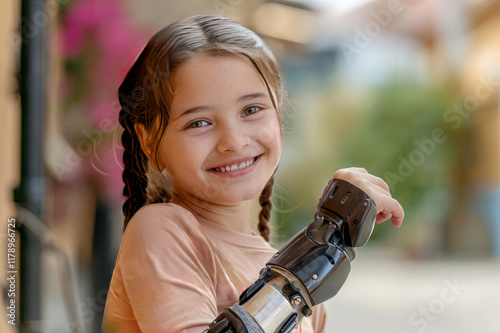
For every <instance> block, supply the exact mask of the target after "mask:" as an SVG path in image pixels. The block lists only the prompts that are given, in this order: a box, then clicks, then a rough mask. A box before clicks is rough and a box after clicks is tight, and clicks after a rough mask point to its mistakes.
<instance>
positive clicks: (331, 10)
mask: <svg viewBox="0 0 500 333" xmlns="http://www.w3.org/2000/svg"><path fill="white" fill-rule="evenodd" d="M2 3H3V9H4V10H3V11H2V12H1V14H0V17H1V20H0V36H1V42H2V43H3V44H2V45H3V46H2V47H1V48H0V98H1V100H0V103H1V104H2V105H3V107H2V109H3V110H2V112H1V113H0V114H1V121H0V138H1V141H2V144H0V160H1V163H0V168H1V169H0V211H1V221H3V222H2V225H3V227H1V228H0V249H1V250H0V251H1V253H3V254H2V255H0V266H1V267H5V269H3V268H2V269H1V270H0V281H1V284H2V289H3V293H2V296H3V297H2V298H1V299H0V304H1V308H2V309H6V310H4V311H5V313H6V314H7V316H6V317H5V316H4V317H3V319H2V320H0V331H1V332H8V333H12V332H18V331H22V332H57V333H59V332H61V333H62V332H98V331H99V327H100V323H101V318H102V312H103V308H104V304H105V300H106V295H107V288H108V285H109V281H110V278H111V274H112V271H113V267H114V263H115V260H116V255H117V251H118V249H119V246H120V241H121V237H122V223H123V216H122V213H121V205H122V203H123V198H122V196H121V192H122V188H123V185H122V181H121V170H122V162H121V142H120V134H121V128H120V127H119V126H118V124H117V117H118V112H119V105H118V99H117V87H118V86H119V84H120V83H121V80H122V79H123V77H124V75H125V73H126V71H127V70H128V68H129V67H130V66H131V64H132V63H133V61H134V59H135V57H136V56H137V55H138V53H139V52H140V50H141V49H142V47H143V46H144V45H145V43H146V42H147V40H148V39H149V37H150V36H151V35H152V33H154V32H155V31H157V30H158V29H160V28H162V27H164V26H165V25H167V24H169V23H171V22H173V21H175V20H177V19H180V18H183V17H186V16H189V15H193V14H197V13H205V14H216V15H222V16H228V17H233V18H236V19H238V20H240V21H241V22H242V23H243V24H244V25H245V26H247V27H249V28H251V29H253V30H254V31H256V32H257V33H258V34H260V35H261V36H262V37H263V38H264V39H265V40H266V42H267V43H268V45H269V47H270V48H271V49H272V51H273V52H274V53H275V55H276V57H277V58H278V60H279V63H280V64H281V68H282V70H283V74H284V77H285V86H286V89H287V90H288V94H289V102H288V103H287V104H288V106H287V109H286V117H285V121H284V153H283V157H282V161H281V165H280V169H279V172H278V176H277V185H276V186H275V190H274V198H273V202H274V206H275V208H276V209H275V212H274V222H273V223H274V236H275V237H274V241H273V244H274V245H275V246H276V247H279V246H280V245H281V244H282V243H283V242H285V241H286V240H287V239H289V238H290V237H291V236H292V235H293V234H295V233H296V232H297V231H299V230H300V229H301V228H303V227H304V226H306V225H307V224H309V223H310V222H312V217H313V214H314V212H315V208H316V203H317V200H318V198H319V196H320V195H321V192H322V190H323V188H324V186H325V185H326V183H327V181H328V179H330V178H331V177H332V175H333V173H334V172H335V170H337V169H339V168H343V167H348V166H358V167H364V168H366V169H367V170H368V171H369V172H370V173H372V174H375V175H377V176H380V177H382V178H383V179H384V180H385V181H386V182H387V183H388V184H389V185H390V187H391V190H392V193H393V196H394V197H395V198H397V199H398V200H399V201H400V202H401V204H402V205H403V207H404V209H405V212H406V217H405V221H404V224H403V226H402V227H401V228H400V229H395V228H393V227H392V226H391V225H390V223H384V224H382V225H378V226H376V228H375V231H374V235H373V237H372V239H371V240H370V242H369V244H368V245H367V246H365V247H364V248H362V249H359V250H358V251H357V253H358V257H357V258H356V260H355V261H354V262H353V268H352V272H351V275H350V277H349V279H348V280H347V282H346V284H345V286H344V288H343V289H342V290H341V291H340V293H339V294H338V295H337V296H336V297H335V298H333V299H332V300H330V301H329V302H328V303H327V306H328V313H329V314H328V323H329V324H328V325H329V326H328V332H345V331H349V332H373V333H375V332H384V333H387V332H394V333H413V332H419V333H421V332H451V331H453V332H483V333H489V332H497V333H498V332H500V320H499V319H498V316H499V314H500V261H499V258H500V154H499V153H500V135H499V126H500V35H499V34H498V31H500V1H495V0H440V1H438V0H418V1H416V0H415V1H412V0H386V1H382V0H380V1H378V0H372V1H370V0H351V1H340V0H338V1H337V0H330V1H328V0H323V1H320V0H316V1H313V0H303V1H286V0H277V1H263V0H252V1H243V0H213V1H212V0H210V1H207V0H205V1H201V0H184V1H161V0H143V1H140V2H139V1H132V0H47V1H40V0H38V1H37V0H31V1H27V0H22V1H14V0H3V2H2ZM12 218H14V219H15V220H16V234H15V237H12V232H10V235H9V228H10V229H11V230H12V228H11V227H9V226H8V221H9V219H12ZM11 221H12V220H11ZM14 238H15V239H14ZM21 239H22V240H23V241H22V242H21ZM21 243H23V244H21ZM9 244H14V245H15V246H13V245H9ZM9 248H15V250H16V252H15V260H13V259H12V257H11V259H10V261H9V259H8V256H7V253H8V249H9ZM11 253H12V251H11ZM9 265H14V266H9ZM9 272H15V273H9ZM12 274H14V276H15V277H16V278H15V280H16V281H15V285H14V289H15V297H13V296H11V295H10V293H9V290H12V288H13V286H12V285H11V283H10V282H11V280H8V279H7V278H8V277H11V276H12ZM11 299H14V300H15V301H16V303H15V304H16V311H15V318H14V319H12V316H10V317H9V314H10V313H11V312H10V310H9V309H8V308H7V307H8V306H9V304H10V302H11ZM2 316H3V315H2ZM11 320H14V321H13V322H11V323H15V324H16V325H15V326H14V325H12V324H9V321H11Z"/></svg>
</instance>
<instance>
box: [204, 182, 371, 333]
mask: <svg viewBox="0 0 500 333" xmlns="http://www.w3.org/2000/svg"><path fill="white" fill-rule="evenodd" d="M376 215H377V209H376V207H375V203H374V202H373V200H372V198H371V197H370V196H368V195H367V194H366V193H364V192H363V191H362V190H360V189H359V188H357V187H356V186H354V185H352V184H351V183H349V182H347V181H344V180H340V179H333V180H330V182H329V183H328V185H327V187H326V188H325V190H324V191H323V195H322V196H321V198H320V199H319V203H318V208H317V210H316V214H315V215H314V222H312V223H311V224H310V225H309V226H307V227H306V228H304V229H303V230H302V231H300V232H299V233H298V234H296V235H295V236H294V237H293V238H292V239H291V240H290V241H288V243H286V244H285V245H284V246H283V247H282V248H281V249H280V250H279V251H278V252H276V254H274V256H273V257H272V258H271V259H270V260H269V261H268V262H267V264H266V267H264V268H263V269H262V270H261V272H260V276H259V278H258V279H257V281H255V283H254V284H253V285H251V286H250V287H249V288H247V289H246V290H245V291H244V292H243V293H242V294H241V295H240V299H239V303H237V304H235V305H233V306H232V307H231V308H227V309H226V310H224V311H223V312H222V313H221V314H220V315H219V316H218V317H217V318H216V319H215V320H214V321H213V322H212V323H210V326H209V329H208V330H205V333H207V332H208V333H216V332H217V333H219V332H237V333H246V332H248V333H253V332H255V333H274V332H280V333H281V332H283V333H287V332H290V331H291V330H292V329H293V328H294V327H295V326H296V325H297V324H298V323H299V322H300V320H301V319H302V318H303V317H304V316H310V315H311V314H312V310H311V309H312V307H313V306H314V305H316V304H320V303H322V302H324V301H326V300H328V299H330V298H332V297H333V296H335V295H336V294H337V292H338V291H339V290H340V288H341V287H342V285H343V284H344V282H345V280H346V279H347V276H348V275H349V272H350V270H351V265H350V263H351V261H352V260H354V258H355V256H356V252H355V250H354V247H361V246H364V245H365V244H366V242H367V241H368V239H369V238H370V236H371V234H372V231H373V227H374V224H375V217H376Z"/></svg>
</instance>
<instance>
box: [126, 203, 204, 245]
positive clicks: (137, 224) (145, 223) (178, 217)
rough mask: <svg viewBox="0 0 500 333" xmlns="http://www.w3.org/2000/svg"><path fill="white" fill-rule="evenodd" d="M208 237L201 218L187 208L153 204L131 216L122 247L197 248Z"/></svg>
mask: <svg viewBox="0 0 500 333" xmlns="http://www.w3.org/2000/svg"><path fill="white" fill-rule="evenodd" d="M206 243H207V240H206V238H205V237H204V235H203V232H202V231H201V227H200V224H199V222H198V220H197V219H196V218H195V217H194V216H193V214H191V212H189V211H188V210H186V209H185V208H183V207H181V206H179V205H176V204H171V203H168V204H167V203H158V204H150V205H147V206H144V207H143V208H141V209H140V210H139V211H137V213H135V215H134V216H133V217H132V219H131V220H130V222H129V223H128V225H127V228H126V229H125V233H124V235H123V240H122V247H123V246H127V247H129V248H134V249H135V250H139V251H149V252H151V250H154V251H155V252H158V251H162V252H163V251H168V250H169V249H170V250H171V249H176V251H181V250H183V251H188V252H193V251H195V252H196V251H198V250H199V249H203V248H206V246H207V244H206Z"/></svg>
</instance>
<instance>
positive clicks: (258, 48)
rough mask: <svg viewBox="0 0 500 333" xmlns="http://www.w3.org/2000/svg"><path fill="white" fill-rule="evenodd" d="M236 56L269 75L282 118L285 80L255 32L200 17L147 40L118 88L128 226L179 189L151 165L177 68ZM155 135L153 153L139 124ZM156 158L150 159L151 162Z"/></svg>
mask: <svg viewBox="0 0 500 333" xmlns="http://www.w3.org/2000/svg"><path fill="white" fill-rule="evenodd" d="M201 53H207V54H210V55H216V56H219V55H235V56H238V57H240V58H241V59H243V60H244V61H246V62H248V63H250V64H252V66H254V67H255V68H256V70H257V71H258V73H259V74H260V75H261V77H262V78H263V79H264V82H265V84H266V86H267V89H268V92H269V95H270V98H271V100H272V103H273V105H274V107H275V108H276V111H277V112H278V118H279V119H280V121H281V118H282V117H281V106H282V103H283V101H282V100H283V96H284V92H283V84H282V77H281V73H280V71H279V68H278V64H277V62H276V59H275V58H274V56H273V54H272V53H271V52H270V51H269V50H268V49H267V47H266V46H265V44H264V42H263V41H262V40H261V39H260V37H258V36H257V35H256V34H255V33H254V32H253V31H251V30H249V29H247V28H245V27H243V26H242V25H241V24H240V23H239V22H238V21H235V20H233V19H229V18H224V17H217V16H206V15H197V16H192V17H189V18H187V19H184V20H181V21H177V22H175V23H172V24H170V25H168V26H167V27H165V28H163V29H161V30H160V31H158V32H157V33H155V34H154V35H153V36H152V37H151V39H150V40H149V42H148V43H147V44H146V46H145V47H144V49H143V50H142V52H141V53H140V55H139V56H138V58H137V59H136V61H135V63H134V64H133V66H132V67H131V69H130V70H129V72H128V73H127V75H126V77H125V79H124V81H123V83H122V84H121V85H120V88H119V89H118V95H119V101H120V105H121V111H120V124H121V125H122V126H123V128H124V129H125V130H124V132H123V134H122V143H123V147H124V150H125V151H124V154H123V162H124V170H123V176H122V178H123V182H124V183H125V187H124V189H123V194H124V195H125V196H126V197H128V199H127V200H126V201H125V203H124V204H123V213H124V215H125V220H124V226H123V229H124V230H125V228H126V227H127V224H128V222H129V221H130V219H131V218H132V216H134V214H135V213H136V212H137V211H138V210H139V209H140V208H141V207H142V206H144V205H146V204H150V203H156V202H169V201H170V200H171V199H172V194H173V193H175V188H174V186H173V183H172V180H171V179H170V177H169V175H168V173H167V172H166V171H165V170H164V171H162V172H158V171H156V170H154V168H152V166H151V165H152V163H156V161H157V160H158V146H159V144H160V141H161V139H162V137H163V135H164V133H165V130H166V127H167V125H168V122H169V110H170V107H171V103H172V99H173V96H174V86H173V84H172V72H173V71H174V70H175V68H176V67H178V66H180V65H181V64H182V63H184V62H185V61H186V60H187V59H189V58H190V57H192V56H194V55H197V54H201ZM136 124H141V125H143V126H144V128H145V130H146V131H148V132H150V133H152V136H151V137H152V138H154V142H153V145H152V154H151V156H149V157H148V156H146V154H145V153H144V151H143V150H142V148H141V145H140V141H139V137H138V135H137V133H136V131H135V125H136ZM150 159H151V160H150ZM272 186H273V180H272V179H271V180H270V181H269V182H268V184H267V185H266V186H265V188H264V189H263V191H262V194H261V196H260V200H259V202H260V204H261V206H262V210H261V213H260V214H259V226H258V228H259V231H260V233H261V235H262V236H263V237H264V238H265V239H266V240H267V241H269V234H270V228H269V225H268V222H269V220H270V217H271V208H272V205H271V199H270V197H271V194H272Z"/></svg>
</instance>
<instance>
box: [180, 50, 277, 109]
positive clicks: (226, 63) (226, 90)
mask: <svg viewBox="0 0 500 333" xmlns="http://www.w3.org/2000/svg"><path fill="white" fill-rule="evenodd" d="M172 74H173V75H172V83H173V88H174V95H173V100H172V111H175V109H177V107H179V106H181V105H182V106H184V105H186V104H189V105H192V106H196V105H198V104H203V105H206V104H220V103H225V102H229V101H230V100H232V99H233V98H234V99H236V98H237V97H239V96H241V95H244V94H248V93H249V92H251V93H253V92H258V91H261V92H264V93H265V94H266V95H268V91H267V87H266V84H265V81H264V79H263V78H262V76H261V75H260V74H259V73H258V72H257V69H256V68H255V67H254V66H253V65H252V64H251V63H249V62H247V61H245V60H243V59H241V58H240V57H238V56H236V55H210V54H197V55H195V56H193V57H191V58H189V59H188V60H187V61H185V62H184V63H182V64H181V65H180V66H179V67H177V68H176V69H175V70H174V72H173V73H172Z"/></svg>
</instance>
